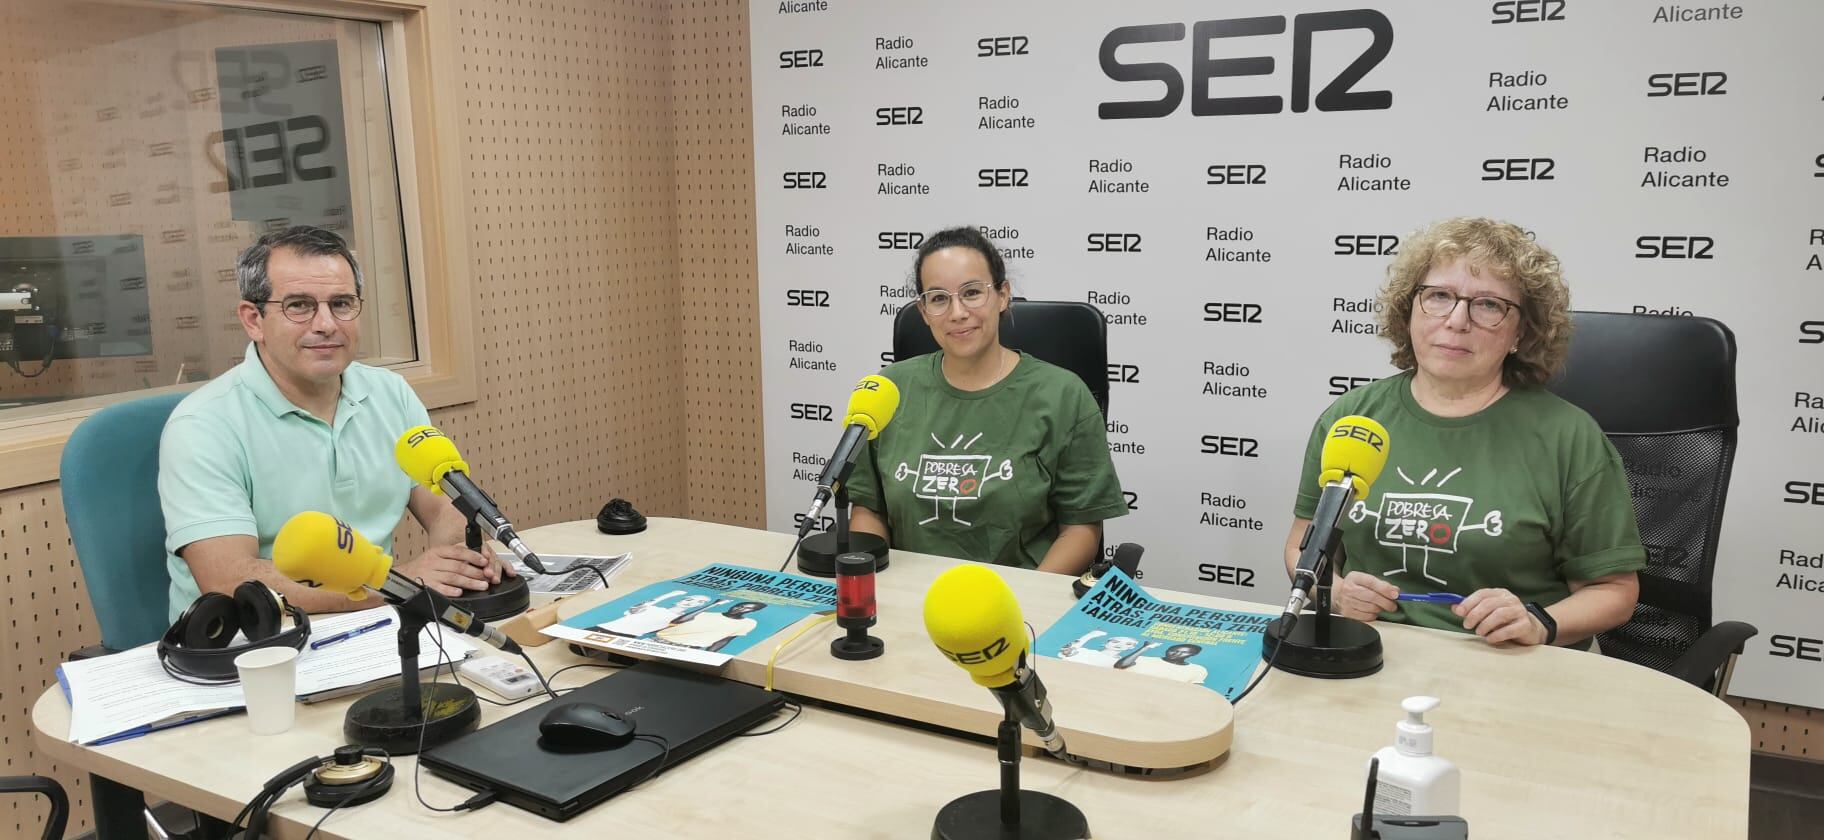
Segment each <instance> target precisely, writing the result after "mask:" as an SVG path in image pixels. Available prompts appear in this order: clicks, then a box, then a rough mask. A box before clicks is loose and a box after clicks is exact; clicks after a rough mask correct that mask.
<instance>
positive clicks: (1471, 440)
mask: <svg viewBox="0 0 1824 840" xmlns="http://www.w3.org/2000/svg"><path fill="white" fill-rule="evenodd" d="M1350 414H1360V415H1362V416H1365V417H1371V418H1373V419H1375V420H1377V421H1379V422H1380V423H1381V424H1382V425H1384V426H1386V427H1387V437H1388V443H1389V446H1388V457H1387V466H1386V468H1385V469H1384V470H1382V471H1381V476H1380V478H1379V479H1378V480H1376V481H1375V483H1374V486H1373V487H1371V488H1369V490H1368V498H1367V499H1366V500H1363V501H1358V502H1356V503H1355V504H1353V505H1351V506H1350V509H1349V510H1348V511H1347V512H1345V514H1344V517H1343V521H1342V523H1341V524H1342V526H1343V527H1344V528H1345V529H1346V530H1345V531H1344V534H1343V549H1344V555H1345V560H1344V568H1345V569H1346V570H1348V571H1357V570H1359V571H1367V572H1371V573H1373V574H1375V575H1378V576H1379V577H1381V578H1383V579H1385V580H1387V581H1388V582H1390V583H1392V584H1393V585H1395V586H1397V587H1399V588H1400V591H1401V592H1414V593H1428V592H1454V593H1456V594H1458V595H1468V594H1470V593H1472V592H1475V591H1476V590H1478V589H1487V588H1491V587H1500V588H1505V589H1507V590H1509V591H1511V592H1513V593H1514V594H1515V595H1517V596H1519V598H1520V600H1521V601H1536V602H1538V603H1539V604H1540V605H1541V606H1550V605H1552V604H1554V603H1557V602H1558V601H1560V600H1563V599H1564V598H1565V597H1566V596H1568V595H1570V588H1569V587H1568V586H1567V585H1566V581H1572V580H1591V579H1594V578H1598V577H1601V576H1603V575H1610V574H1616V573H1618V572H1631V571H1637V570H1640V569H1644V568H1646V565H1647V555H1646V550H1645V549H1643V548H1642V547H1641V544H1640V531H1639V528H1638V526H1637V525H1636V524H1635V521H1634V505H1633V502H1632V501H1630V499H1629V496H1628V477H1627V473H1626V472H1625V471H1624V470H1623V469H1622V465H1621V455H1620V454H1619V453H1617V452H1616V451H1615V447H1614V445H1613V444H1611V443H1609V439H1608V438H1607V437H1605V436H1603V433H1602V429H1601V428H1600V427H1599V426H1597V425H1596V421H1595V420H1593V419H1591V418H1590V416H1589V415H1588V414H1585V413H1584V412H1583V410H1582V409H1579V408H1577V407H1576V406H1573V405H1571V404H1570V403H1568V402H1565V401H1564V400H1562V399H1560V398H1559V397H1558V396H1556V395H1554V394H1551V393H1549V392H1547V391H1544V390H1539V389H1526V388H1522V389H1515V390H1512V391H1509V392H1508V393H1507V394H1506V395H1505V396H1503V397H1502V398H1501V399H1499V400H1496V401H1495V403H1494V404H1493V405H1490V406H1489V407H1487V408H1485V409H1483V410H1482V411H1480V412H1478V413H1476V414H1472V415H1470V416H1468V417H1438V416H1437V415H1434V414H1432V413H1431V412H1428V411H1426V410H1425V409H1423V408H1421V407H1419V404H1418V401H1417V400H1415V399H1414V398H1413V396H1412V374H1411V373H1410V372H1408V373H1402V374H1399V375H1397V376H1390V377H1388V378H1386V379H1382V380H1380V381H1378V382H1374V383H1371V384H1369V385H1365V386H1363V387H1361V388H1358V389H1356V390H1354V391H1351V392H1349V393H1347V394H1344V395H1343V396H1342V397H1341V398H1339V399H1338V400H1337V401H1336V403H1335V404H1333V405H1331V406H1330V408H1329V410H1327V411H1325V412H1324V414H1323V416H1322V417H1320V418H1318V421H1317V424H1316V425H1315V426H1313V427H1312V429H1311V441H1310V443H1309V444H1308V445H1307V446H1306V447H1305V467H1304V471H1303V472H1302V473H1300V478H1299V484H1298V503H1297V504H1296V505H1295V506H1294V508H1293V511H1294V513H1295V514H1296V515H1297V516H1298V517H1299V518H1301V519H1309V518H1311V515H1312V513H1313V512H1314V510H1315V509H1316V507H1317V497H1318V490H1319V488H1318V487H1317V484H1316V481H1315V476H1316V475H1317V474H1318V472H1319V469H1318V462H1319V461H1320V459H1321V457H1322V453H1323V442H1324V433H1325V431H1326V430H1328V429H1329V428H1330V424H1332V423H1334V422H1336V420H1337V419H1338V418H1341V417H1344V416H1347V415H1350ZM1381 619H1382V620H1385V621H1395V622H1401V623H1407V624H1417V625H1421V626H1424V627H1435V628H1441V629H1446V630H1456V631H1459V632H1461V631H1462V630H1463V620H1462V619H1460V618H1458V617H1457V616H1456V615H1455V614H1453V613H1452V612H1451V611H1450V607H1449V606H1448V605H1444V604H1421V603H1411V602H1405V601H1402V602H1400V604H1399V610H1397V611H1395V612H1390V613H1382V614H1381Z"/></svg>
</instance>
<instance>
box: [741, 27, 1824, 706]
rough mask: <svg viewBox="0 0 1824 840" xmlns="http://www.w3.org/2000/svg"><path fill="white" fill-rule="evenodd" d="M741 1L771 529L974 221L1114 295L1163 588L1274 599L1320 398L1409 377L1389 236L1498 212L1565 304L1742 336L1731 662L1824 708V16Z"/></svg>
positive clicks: (1123, 448)
mask: <svg viewBox="0 0 1824 840" xmlns="http://www.w3.org/2000/svg"><path fill="white" fill-rule="evenodd" d="M751 12H752V17H751V20H752V46H753V49H752V55H753V83H754V145H755V174H754V180H755V184H756V190H757V194H758V195H757V206H758V212H759V218H758V229H759V241H758V248H759V253H760V263H759V265H760V289H761V310H760V323H761V334H762V346H763V348H764V351H763V352H764V359H763V371H764V385H763V387H764V405H765V431H766V488H767V511H768V513H767V521H768V525H769V527H771V528H774V529H778V530H785V529H789V528H791V527H793V526H794V525H795V522H794V517H795V516H798V515H801V511H802V510H803V506H804V505H805V503H806V502H807V501H808V499H809V497H810V494H811V488H812V483H813V480H814V479H815V477H816V475H817V473H818V471H819V469H820V468H821V463H822V460H823V459H824V458H825V457H827V455H828V454H829V450H830V448H831V447H832V445H833V443H834V441H835V439H836V437H837V434H838V431H839V428H838V423H840V421H841V419H842V414H843V407H844V405H845V403H846V400H847V397H848V393H849V389H850V388H851V387H852V386H853V384H854V382H855V381H856V380H857V379H858V378H860V377H861V376H864V375H866V374H869V373H872V372H874V371H876V370H878V369H879V368H880V367H881V366H882V365H883V364H884V363H886V362H889V361H891V360H892V354H891V349H892V329H891V325H892V322H893V317H894V313H895V312H896V311H897V310H898V308H899V307H900V306H902V305H904V304H905V303H906V302H907V301H908V300H910V299H911V297H912V294H913V291H912V283H911V277H910V269H911V265H912V258H913V254H914V250H915V249H916V247H917V246H918V244H919V242H920V241H921V240H922V238H923V237H924V236H926V235H928V234H930V233H931V232H933V231H936V230H939V229H941V228H944V227H949V226H954V225H971V226H976V227H980V228H981V229H983V230H984V231H985V232H986V233H987V234H988V235H989V236H990V237H991V238H993V240H994V241H995V242H996V243H998V244H999V246H1000V247H1001V248H1002V250H1003V252H1004V254H1005V256H1006V261H1007V265H1008V269H1009V273H1010V275H1011V277H1012V281H1013V284H1014V290H1015V293H1016V294H1018V295H1022V296H1025V297H1029V298H1033V299H1053V300H1074V301H1087V302H1089V303H1092V304H1095V305H1096V306H1097V307H1098V308H1100V309H1101V311H1102V312H1103V313H1104V314H1105V316H1106V319H1107V322H1108V343H1109V366H1108V377H1109V380H1110V382H1111V383H1112V388H1113V393H1112V397H1111V404H1110V409H1109V416H1108V439H1109V445H1110V447H1111V448H1112V449H1113V451H1114V461H1115V465H1116V467H1117V469H1118V470H1119V472H1120V476H1121V483H1122V486H1123V487H1124V488H1125V490H1126V491H1127V499H1128V507H1129V514H1128V515H1127V516H1125V517H1122V518H1120V519H1117V520H1113V521H1111V522H1110V523H1109V525H1108V542H1109V544H1110V545H1113V544H1114V543H1116V542H1120V541H1124V540H1132V541H1136V542H1140V543H1142V544H1144V545H1145V546H1146V548H1147V553H1146V559H1145V561H1144V564H1143V569H1144V571H1145V572H1146V577H1145V580H1144V581H1143V583H1144V584H1145V585H1147V586H1151V587H1165V588H1172V589H1181V590H1188V591H1195V592H1206V593H1210V594H1213V595H1220V596H1226V597H1234V598H1241V599H1246V600H1251V601H1257V602H1261V603H1263V604H1264V603H1274V604H1277V603H1279V602H1281V601H1282V600H1283V598H1284V594H1285V590H1286V584H1285V580H1286V576H1285V571H1284V566H1283V561H1282V559H1281V557H1282V546H1283V544H1284V541H1285V538H1286V533H1287V529H1288V527H1289V525H1290V522H1291V516H1292V514H1291V509H1292V501H1293V495H1294V491H1295V487H1296V485H1297V484H1298V483H1299V482H1304V481H1310V480H1312V477H1310V476H1303V475H1300V464H1301V459H1302V457H1303V454H1304V446H1305V441H1306V440H1307V438H1308V436H1309V434H1310V432H1311V428H1312V424H1313V422H1314V421H1315V419H1316V417H1317V416H1318V414H1319V413H1320V412H1321V411H1322V410H1323V409H1324V408H1325V407H1326V406H1327V405H1329V404H1330V402H1331V401H1333V400H1334V399H1336V397H1337V396H1338V395H1341V394H1343V393H1345V392H1346V391H1347V390H1349V389H1350V388H1353V387H1356V386H1359V385H1361V384H1364V383H1366V382H1369V381H1372V380H1373V379H1375V378H1378V377H1382V376H1386V375H1388V374H1389V373H1391V372H1392V370H1393V369H1392V367H1391V366H1390V364H1389V362H1388V345H1387V344H1386V343H1385V342H1384V341H1383V340H1382V339H1380V338H1378V337H1377V336H1376V334H1375V331H1376V318H1377V312H1376V304H1375V292H1376V290H1377V288H1378V287H1379V285H1380V284H1381V282H1382V280H1383V278H1384V272H1385V268H1386V266H1387V264H1388V262H1389V261H1390V260H1391V258H1392V256H1393V255H1394V254H1395V253H1397V251H1398V249H1399V247H1400V243H1401V241H1402V239H1404V238H1405V237H1407V236H1408V235H1410V233H1411V232H1412V231H1413V230H1414V229H1416V228H1418V227H1420V226H1422V225H1424V224H1426V223H1428V222H1430V221H1433V220H1437V219H1441V218H1445V217H1449V216H1458V215H1486V216H1493V217H1496V218H1500V219H1506V220H1509V221H1512V222H1514V223H1516V224H1518V225H1520V226H1521V227H1523V228H1525V229H1526V230H1527V231H1528V232H1529V233H1530V234H1531V235H1533V236H1534V237H1535V238H1536V239H1537V240H1538V241H1539V242H1541V243H1542V244H1544V245H1546V246H1547V247H1549V248H1550V249H1551V250H1552V251H1553V252H1554V253H1556V254H1557V255H1558V256H1559V258H1560V259H1561V260H1562V261H1563V264H1564V274H1565V277H1566V280H1567V281H1568V283H1569V286H1570V288H1571V294H1572V300H1573V305H1574V306H1575V307H1576V308H1578V309H1592V310H1610V311H1621V312H1650V313H1666V314H1673V315H1701V316H1707V317H1711V318H1716V319H1718V320H1720V321H1722V322H1723V323H1725V324H1727V325H1729V327H1730V328H1732V329H1733V330H1734V331H1735V335H1736V339H1737V341H1738V342H1739V349H1740V367H1739V382H1740V386H1739V387H1740V402H1741V417H1742V427H1741V447H1740V450H1739V453H1738V455H1737V458H1736V463H1735V475H1734V481H1733V484H1732V486H1731V488H1730V495H1729V504H1728V513H1727V519H1726V522H1725V525H1724V530H1723V539H1722V549H1721V552H1720V556H1719V559H1718V566H1717V576H1716V612H1717V617H1718V619H1719V620H1721V619H1727V618H1740V619H1744V620H1747V621H1751V622H1753V623H1754V624H1755V625H1757V626H1758V627H1759V628H1760V630H1761V635H1760V636H1759V637H1757V638H1756V639H1754V640H1753V641H1752V642H1750V645H1749V649H1748V654H1747V656H1745V657H1744V658H1743V660H1742V663H1741V666H1740V668H1739V670H1738V672H1737V675H1736V680H1735V683H1734V686H1733V687H1734V691H1735V693H1738V694H1741V695H1745V696H1750V697H1758V698H1763V699H1768V700H1777V701H1782V702H1790V703H1798V704H1803V705H1807V706H1812V707H1824V661H1821V660H1824V641H1821V639H1824V622H1820V620H1819V619H1818V616H1819V615H1820V614H1821V611H1820V610H1821V607H1824V262H1821V260H1824V82H1821V81H1820V80H1824V51H1820V50H1818V49H1817V48H1816V44H1815V36H1816V33H1818V32H1819V31H1824V4H1817V3H1798V2H1773V1H1772V0H1755V1H1754V2H1742V3H1739V4H1729V5H1720V6H1712V5H1705V6H1692V5H1683V4H1655V3H1644V2H1632V1H1631V0H1630V1H1629V2H1621V1H1620V0H1602V2H1593V0H1488V1H1486V2H1473V3H1472V2H1453V3H1436V2H1420V0H1408V1H1407V2H1395V1H1394V0H1379V2H1372V3H1369V4H1367V5H1362V6H1351V5H1347V4H1340V5H1339V4H1334V3H1324V2H1318V0H1313V2H1309V3H1306V4H1304V5H1303V6H1300V5H1298V4H1295V3H1294V4H1288V3H1283V2H1265V0H1254V2H1229V3H1220V4H1211V3H1196V2H1154V3H1099V2H1058V1H1057V0H1008V2H997V3H977V2H957V1H955V0H946V1H945V2H920V3H877V2H860V1H859V0H771V1H770V2H763V1H762V0H755V2H754V3H753V4H752V6H751ZM971 454H982V455H992V453H971ZM914 468H916V466H915V465H914ZM1381 480H1382V481H1402V480H1409V481H1411V482H1413V484H1414V486H1413V488H1412V491H1411V492H1414V493H1425V492H1429V491H1428V490H1427V489H1426V488H1425V487H1424V481H1425V480H1426V477H1423V476H1411V477H1409V479H1402V478H1401V477H1399V476H1384V477H1383V478H1382V479H1381ZM937 495H943V494H942V493H939V494H937ZM953 495H954V493H953ZM933 504H934V506H937V505H941V508H942V509H943V510H946V511H948V510H950V509H951V508H952V506H954V505H961V506H963V508H965V509H966V508H967V507H968V505H969V500H968V499H967V498H962V499H960V500H959V499H938V498H933ZM1473 513H1474V515H1477V516H1480V515H1482V514H1483V513H1485V512H1481V511H1476V512H1473ZM964 518H965V519H966V518H967V516H966V513H965V516H964ZM1486 538H1488V535H1487V533H1486V532H1485V531H1477V530H1474V529H1468V528H1465V529H1463V530H1461V531H1460V532H1457V533H1455V534H1454V535H1453V538H1452V539H1451V540H1450V541H1448V542H1447V543H1446V544H1443V545H1438V546H1430V547H1427V548H1425V549H1424V550H1425V551H1428V552H1439V553H1442V554H1449V553H1453V552H1455V551H1459V550H1468V549H1469V543H1471V542H1473V541H1475V540H1478V539H1486Z"/></svg>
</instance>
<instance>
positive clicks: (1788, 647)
mask: <svg viewBox="0 0 1824 840" xmlns="http://www.w3.org/2000/svg"><path fill="white" fill-rule="evenodd" d="M1767 655H1769V656H1773V657H1776V658H1779V659H1803V660H1805V661H1806V662H1824V639H1807V638H1805V637H1804V636H1793V635H1788V634H1781V635H1778V636H1774V637H1773V638H1772V639H1770V640H1769V641H1768V649H1767Z"/></svg>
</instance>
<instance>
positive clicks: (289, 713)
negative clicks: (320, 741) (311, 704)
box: [234, 647, 298, 735]
mask: <svg viewBox="0 0 1824 840" xmlns="http://www.w3.org/2000/svg"><path fill="white" fill-rule="evenodd" d="M234 667H235V670H237V671H239V672H240V673H241V693H242V694H243V695H245V696H246V698H247V728H248V729H249V730H252V732H253V734H255V735H277V734H279V733H280V732H284V731H285V730H287V729H290V728H291V723H292V721H293V720H295V719H296V718H297V711H298V652H297V651H295V650H292V649H291V648H288V647H267V648H260V649H259V650H250V651H248V652H246V653H243V654H241V655H240V656H237V657H235V658H234Z"/></svg>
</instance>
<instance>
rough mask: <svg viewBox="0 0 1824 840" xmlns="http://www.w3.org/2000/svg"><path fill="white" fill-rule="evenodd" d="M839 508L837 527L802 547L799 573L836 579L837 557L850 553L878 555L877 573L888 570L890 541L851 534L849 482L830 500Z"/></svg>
mask: <svg viewBox="0 0 1824 840" xmlns="http://www.w3.org/2000/svg"><path fill="white" fill-rule="evenodd" d="M830 504H831V505H833V506H834V507H835V509H836V527H835V528H833V529H831V530H829V531H819V532H817V533H815V534H812V535H810V536H808V537H805V538H804V542H801V543H799V544H798V571H800V572H803V573H805V574H807V575H815V576H817V577H835V576H836V558H838V557H841V556H842V555H844V554H848V553H850V552H860V553H862V554H871V555H873V556H874V571H876V572H880V571H882V570H884V569H886V568H887V541H886V540H883V539H881V538H880V537H877V536H875V535H873V534H852V533H850V532H849V483H848V479H847V477H846V476H845V477H844V479H843V480H842V481H840V482H837V484H836V497H835V498H834V499H831V500H830Z"/></svg>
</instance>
